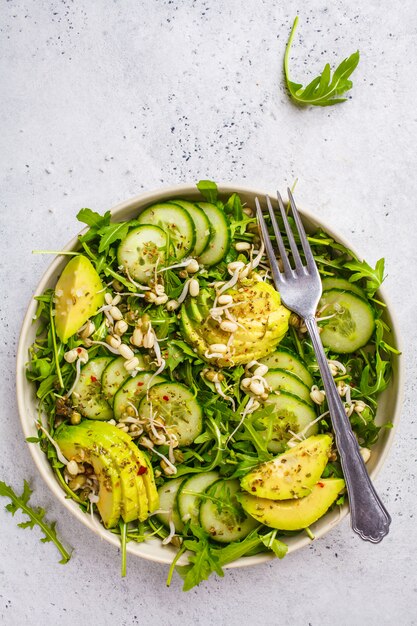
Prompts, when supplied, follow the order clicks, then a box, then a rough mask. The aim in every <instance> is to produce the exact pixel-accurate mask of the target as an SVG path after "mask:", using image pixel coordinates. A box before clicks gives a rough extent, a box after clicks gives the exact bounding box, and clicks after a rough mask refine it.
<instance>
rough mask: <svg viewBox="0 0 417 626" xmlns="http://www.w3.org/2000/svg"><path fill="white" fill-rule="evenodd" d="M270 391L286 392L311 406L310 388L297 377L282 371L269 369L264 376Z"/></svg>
mask: <svg viewBox="0 0 417 626" xmlns="http://www.w3.org/2000/svg"><path fill="white" fill-rule="evenodd" d="M264 378H265V380H266V382H267V383H268V385H269V386H270V387H271V389H272V391H288V392H289V393H292V394H294V395H295V396H297V397H298V398H300V399H301V400H304V402H307V403H308V404H313V402H312V400H311V398H310V387H307V385H305V384H304V383H303V382H302V381H301V380H300V379H299V378H298V377H297V376H295V375H294V374H291V373H290V372H287V371H286V370H284V369H270V370H269V371H268V372H267V373H266V374H265V376H264Z"/></svg>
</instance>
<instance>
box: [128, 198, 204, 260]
mask: <svg viewBox="0 0 417 626" xmlns="http://www.w3.org/2000/svg"><path fill="white" fill-rule="evenodd" d="M138 222H139V223H140V224H153V225H154V226H159V227H160V228H162V230H163V231H164V232H165V234H166V235H167V237H168V238H169V242H170V244H171V245H172V246H173V247H174V254H175V258H176V260H177V261H179V260H180V259H182V258H183V257H185V255H186V254H188V253H189V252H190V251H191V250H192V249H193V248H194V245H195V237H196V236H195V227H194V222H193V220H192V219H191V216H190V214H189V213H188V212H187V211H186V210H185V209H183V208H182V207H180V206H177V205H174V204H169V203H168V202H166V203H162V204H154V205H153V206H150V207H148V208H147V209H145V210H144V211H143V212H142V213H141V214H140V215H139V217H138Z"/></svg>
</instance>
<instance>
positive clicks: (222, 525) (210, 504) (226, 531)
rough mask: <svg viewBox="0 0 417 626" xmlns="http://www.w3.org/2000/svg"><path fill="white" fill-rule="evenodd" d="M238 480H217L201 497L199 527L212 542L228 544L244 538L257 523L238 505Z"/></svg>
mask: <svg viewBox="0 0 417 626" xmlns="http://www.w3.org/2000/svg"><path fill="white" fill-rule="evenodd" d="M238 492H240V484H239V481H238V480H235V479H232V480H223V479H221V480H218V481H217V482H215V483H214V484H213V485H211V486H210V487H209V488H208V489H207V490H206V491H205V493H204V495H203V496H202V498H203V502H202V503H201V505H200V515H199V520H200V526H201V527H202V528H203V529H204V530H205V531H206V532H207V533H208V534H209V535H210V537H211V538H212V539H214V541H217V542H219V543H229V542H231V541H239V540H240V539H243V538H244V537H246V536H247V535H248V534H249V533H250V531H251V530H253V529H254V528H256V527H257V526H258V525H259V522H257V521H256V520H254V519H253V517H250V516H248V515H247V514H246V513H245V511H244V510H243V508H242V507H241V505H240V504H239V502H238V500H237V498H236V494H237V493H238Z"/></svg>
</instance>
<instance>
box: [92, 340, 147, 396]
mask: <svg viewBox="0 0 417 626" xmlns="http://www.w3.org/2000/svg"><path fill="white" fill-rule="evenodd" d="M135 356H136V357H137V358H138V359H139V364H140V365H139V367H141V368H143V369H145V361H144V360H143V357H142V355H141V354H139V352H136V353H135ZM125 363H126V359H124V358H123V357H122V356H119V357H117V358H115V359H113V361H111V362H110V363H109V364H108V365H107V367H106V368H105V370H104V371H103V374H102V376H101V387H102V390H103V395H104V397H105V398H106V400H107V402H108V403H109V404H113V396H114V394H115V393H116V392H117V390H118V389H119V387H121V386H122V385H123V383H124V382H125V380H127V379H128V378H130V374H129V372H128V371H127V370H126V369H125Z"/></svg>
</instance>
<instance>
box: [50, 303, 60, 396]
mask: <svg viewBox="0 0 417 626" xmlns="http://www.w3.org/2000/svg"><path fill="white" fill-rule="evenodd" d="M52 305H53V303H52V298H51V304H50V305H49V319H50V324H51V334H52V345H53V348H54V360H55V367H56V373H57V376H58V380H59V384H60V386H61V389H63V388H64V381H63V380H62V374H61V368H60V366H59V357H58V346H57V341H56V331H55V320H54V316H53V315H52V312H53V310H52Z"/></svg>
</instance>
